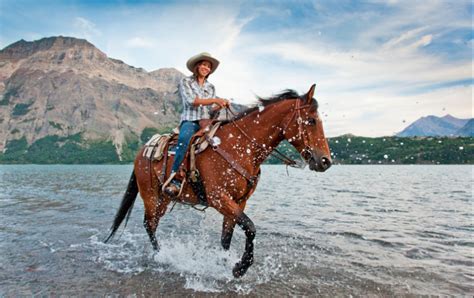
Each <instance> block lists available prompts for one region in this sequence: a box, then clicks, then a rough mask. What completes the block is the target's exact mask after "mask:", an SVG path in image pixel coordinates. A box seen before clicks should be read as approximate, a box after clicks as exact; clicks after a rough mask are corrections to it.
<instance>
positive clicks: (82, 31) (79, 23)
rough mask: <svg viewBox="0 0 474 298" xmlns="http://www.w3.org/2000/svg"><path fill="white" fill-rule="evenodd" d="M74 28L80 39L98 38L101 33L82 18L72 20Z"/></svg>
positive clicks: (91, 23) (92, 24)
mask: <svg viewBox="0 0 474 298" xmlns="http://www.w3.org/2000/svg"><path fill="white" fill-rule="evenodd" d="M73 25H74V28H75V29H76V30H77V31H78V34H79V35H80V37H85V38H86V39H91V38H93V37H95V36H100V35H101V32H100V31H99V30H98V29H97V28H96V25H95V24H94V23H93V22H91V21H89V20H88V19H86V18H83V17H76V18H75V19H74V24H73Z"/></svg>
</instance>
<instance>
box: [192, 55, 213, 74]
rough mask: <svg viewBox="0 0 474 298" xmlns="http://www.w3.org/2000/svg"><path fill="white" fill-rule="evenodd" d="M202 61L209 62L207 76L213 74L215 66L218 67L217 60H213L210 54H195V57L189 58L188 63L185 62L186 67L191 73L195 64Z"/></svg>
mask: <svg viewBox="0 0 474 298" xmlns="http://www.w3.org/2000/svg"><path fill="white" fill-rule="evenodd" d="M203 60H205V61H209V62H210V63H211V71H210V72H209V74H211V73H213V72H214V71H215V70H216V68H217V66H219V60H217V59H216V58H213V57H212V56H211V54H209V53H206V52H203V53H200V54H197V55H196V56H192V57H191V58H189V60H188V62H186V66H187V67H188V69H189V70H190V71H191V72H194V67H195V66H196V64H197V63H198V62H201V61H203Z"/></svg>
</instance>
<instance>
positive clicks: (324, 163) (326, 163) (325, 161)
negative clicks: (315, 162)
mask: <svg viewBox="0 0 474 298" xmlns="http://www.w3.org/2000/svg"><path fill="white" fill-rule="evenodd" d="M331 164H332V162H331V159H330V158H329V157H327V156H323V157H321V167H322V169H323V171H326V170H327V169H329V168H330V167H331Z"/></svg>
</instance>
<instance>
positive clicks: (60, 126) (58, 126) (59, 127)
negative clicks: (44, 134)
mask: <svg viewBox="0 0 474 298" xmlns="http://www.w3.org/2000/svg"><path fill="white" fill-rule="evenodd" d="M48 123H49V125H51V126H52V127H54V128H56V129H59V130H63V127H62V125H61V124H59V123H56V122H54V121H48Z"/></svg>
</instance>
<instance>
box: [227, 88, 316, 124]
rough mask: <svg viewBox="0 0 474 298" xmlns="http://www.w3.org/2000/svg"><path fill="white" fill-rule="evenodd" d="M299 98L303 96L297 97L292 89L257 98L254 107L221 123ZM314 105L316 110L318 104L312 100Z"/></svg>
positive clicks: (296, 93)
mask: <svg viewBox="0 0 474 298" xmlns="http://www.w3.org/2000/svg"><path fill="white" fill-rule="evenodd" d="M301 98H303V96H302V95H299V94H298V92H296V91H295V90H292V89H285V90H283V91H282V92H280V93H278V94H276V95H273V96H271V97H260V96H257V100H258V102H257V104H255V106H252V107H250V108H248V109H246V110H244V111H242V112H240V113H238V114H237V115H235V116H234V117H233V118H232V119H231V120H226V121H223V124H226V123H228V122H231V121H236V120H239V119H240V118H243V117H245V116H247V115H249V114H250V113H252V112H254V111H256V110H259V109H260V108H261V107H262V106H263V107H266V106H268V105H271V104H274V103H276V102H280V101H283V100H288V99H301ZM314 104H315V105H316V108H317V105H318V103H317V101H316V99H314Z"/></svg>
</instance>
